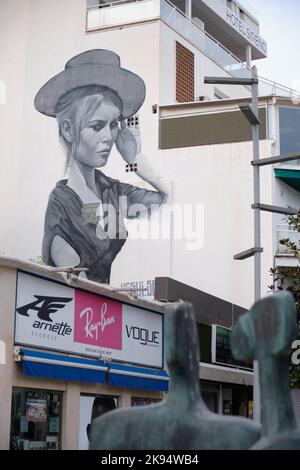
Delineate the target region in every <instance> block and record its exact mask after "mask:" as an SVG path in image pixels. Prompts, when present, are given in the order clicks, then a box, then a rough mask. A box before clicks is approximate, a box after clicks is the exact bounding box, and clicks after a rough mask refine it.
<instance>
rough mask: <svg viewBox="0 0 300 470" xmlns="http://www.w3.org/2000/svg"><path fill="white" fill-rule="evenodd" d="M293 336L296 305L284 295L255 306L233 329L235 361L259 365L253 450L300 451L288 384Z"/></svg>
mask: <svg viewBox="0 0 300 470" xmlns="http://www.w3.org/2000/svg"><path fill="white" fill-rule="evenodd" d="M295 336H296V313H295V304H294V300H293V296H292V295H291V294H290V293H289V292H287V291H284V292H280V293H277V294H273V295H270V296H268V297H266V298H264V299H262V300H259V301H258V302H256V303H255V304H254V305H253V307H252V309H251V310H250V311H249V312H247V313H245V314H244V315H242V316H241V317H240V318H239V320H238V321H237V323H236V324H235V326H234V328H233V332H232V337H231V347H232V352H233V355H234V356H235V358H236V359H238V360H245V359H254V360H257V361H258V364H259V379H260V390H261V404H262V437H261V439H260V440H259V441H258V442H257V443H256V444H255V445H254V446H253V447H252V449H256V450H258V449H300V428H299V427H297V424H296V420H295V416H294V411H293V405H292V399H291V393H290V388H289V381H288V370H289V367H288V361H289V350H290V348H291V344H292V341H293V339H294V338H295Z"/></svg>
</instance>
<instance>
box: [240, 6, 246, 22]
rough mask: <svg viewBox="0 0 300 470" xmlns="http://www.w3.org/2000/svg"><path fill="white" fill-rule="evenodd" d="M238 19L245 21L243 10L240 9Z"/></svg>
mask: <svg viewBox="0 0 300 470" xmlns="http://www.w3.org/2000/svg"><path fill="white" fill-rule="evenodd" d="M240 19H241V20H242V21H246V14H245V12H244V11H243V10H241V9H240Z"/></svg>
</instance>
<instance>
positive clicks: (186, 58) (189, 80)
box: [176, 41, 195, 103]
mask: <svg viewBox="0 0 300 470" xmlns="http://www.w3.org/2000/svg"><path fill="white" fill-rule="evenodd" d="M194 98H195V94H194V54H193V53H192V52H191V51H190V50H189V49H187V48H186V47H184V46H183V45H182V44H180V43H179V42H177V41H176V100H177V101H178V102H179V103H188V102H190V101H194Z"/></svg>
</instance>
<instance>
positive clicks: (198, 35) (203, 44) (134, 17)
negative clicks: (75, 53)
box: [86, 0, 250, 77]
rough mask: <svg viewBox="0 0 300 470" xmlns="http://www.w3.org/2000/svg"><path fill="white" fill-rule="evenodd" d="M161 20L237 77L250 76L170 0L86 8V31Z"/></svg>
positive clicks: (224, 49) (246, 69) (124, 2)
mask: <svg viewBox="0 0 300 470" xmlns="http://www.w3.org/2000/svg"><path fill="white" fill-rule="evenodd" d="M158 19H160V20H162V21H164V22H165V23H166V24H167V25H168V26H170V27H171V28H173V29H174V30H175V31H176V32H177V33H178V34H180V35H181V36H183V37H184V38H185V39H186V40H188V41H189V42H190V43H191V44H193V45H194V46H195V47H197V48H198V49H200V50H201V51H202V52H204V54H206V55H207V56H208V57H209V58H211V59H212V60H214V61H215V62H216V63H217V64H218V65H220V66H221V67H223V69H224V70H226V72H228V73H229V74H230V75H232V76H235V77H249V76H250V71H249V70H248V68H247V67H246V65H245V64H244V63H242V62H241V61H240V60H239V59H237V58H236V57H235V56H234V55H233V54H231V52H230V51H228V50H227V49H226V48H225V47H224V46H222V44H220V43H219V42H218V41H217V40H216V39H214V38H213V37H212V36H211V35H209V34H208V33H207V32H206V31H205V30H204V29H203V27H202V26H201V22H198V24H197V23H196V22H195V21H193V20H191V19H190V18H188V17H187V16H186V15H185V14H184V13H183V12H182V11H181V10H180V9H179V8H177V7H176V6H175V5H173V4H172V3H170V2H169V1H168V0H135V1H134V0H133V1H129V0H121V1H115V2H112V3H105V4H103V5H102V4H101V5H99V4H98V5H96V6H91V7H89V8H88V9H87V18H86V31H87V32H92V31H98V30H102V29H106V28H113V27H116V26H120V25H125V24H126V25H128V24H129V25H130V24H136V23H142V22H146V21H151V20H158Z"/></svg>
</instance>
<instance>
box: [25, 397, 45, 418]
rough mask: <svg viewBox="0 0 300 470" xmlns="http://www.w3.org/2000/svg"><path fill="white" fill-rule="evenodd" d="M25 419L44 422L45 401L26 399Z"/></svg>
mask: <svg viewBox="0 0 300 470" xmlns="http://www.w3.org/2000/svg"><path fill="white" fill-rule="evenodd" d="M26 420H27V421H32V422H34V423H45V422H46V421H47V401H46V400H35V399H28V400H26Z"/></svg>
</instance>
